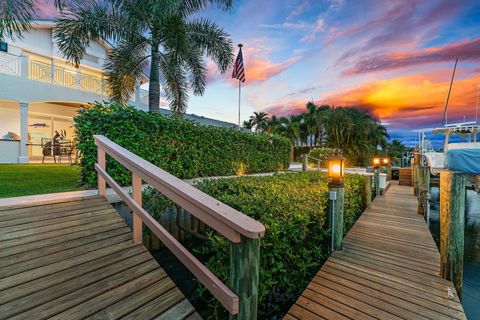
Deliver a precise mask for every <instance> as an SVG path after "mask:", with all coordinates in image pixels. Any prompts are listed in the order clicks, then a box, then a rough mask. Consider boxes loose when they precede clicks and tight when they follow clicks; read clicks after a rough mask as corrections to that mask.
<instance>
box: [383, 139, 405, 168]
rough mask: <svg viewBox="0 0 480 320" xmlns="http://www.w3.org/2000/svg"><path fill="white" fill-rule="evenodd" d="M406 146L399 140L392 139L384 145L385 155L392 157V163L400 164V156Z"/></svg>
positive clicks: (401, 156)
mask: <svg viewBox="0 0 480 320" xmlns="http://www.w3.org/2000/svg"><path fill="white" fill-rule="evenodd" d="M408 149H409V148H408V147H407V146H406V145H404V144H403V143H402V142H401V141H399V140H397V139H393V140H392V141H391V142H390V143H389V144H388V145H387V147H386V153H387V155H388V156H389V157H390V158H391V159H392V161H393V163H394V164H397V165H401V164H402V158H403V156H404V154H405V153H407V151H408Z"/></svg>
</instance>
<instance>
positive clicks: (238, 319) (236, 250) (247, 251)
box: [230, 236, 260, 320]
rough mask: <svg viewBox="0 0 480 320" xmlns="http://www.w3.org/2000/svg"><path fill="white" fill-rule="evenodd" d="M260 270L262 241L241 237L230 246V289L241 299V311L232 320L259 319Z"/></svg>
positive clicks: (231, 317) (232, 316) (231, 316)
mask: <svg viewBox="0 0 480 320" xmlns="http://www.w3.org/2000/svg"><path fill="white" fill-rule="evenodd" d="M259 270H260V239H249V238H246V237H244V236H242V237H241V242H240V243H231V245H230V289H232V290H233V292H235V293H236V294H237V296H238V298H239V301H240V305H239V311H238V314H236V315H231V314H230V319H235V320H254V319H257V304H258V273H259Z"/></svg>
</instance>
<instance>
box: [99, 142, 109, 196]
mask: <svg viewBox="0 0 480 320" xmlns="http://www.w3.org/2000/svg"><path fill="white" fill-rule="evenodd" d="M97 163H98V165H99V166H100V168H102V169H103V170H106V168H105V150H103V149H102V148H100V147H97ZM97 180H98V195H99V196H101V197H105V195H106V193H105V189H106V187H107V183H106V182H105V179H104V178H103V177H102V176H100V175H97Z"/></svg>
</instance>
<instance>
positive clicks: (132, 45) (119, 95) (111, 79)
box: [104, 37, 149, 104]
mask: <svg viewBox="0 0 480 320" xmlns="http://www.w3.org/2000/svg"><path fill="white" fill-rule="evenodd" d="M147 50H148V42H147V40H146V39H145V38H143V37H138V38H137V39H135V41H132V39H130V40H129V41H125V40H122V41H120V42H119V43H118V44H117V45H116V46H115V47H114V48H113V49H112V50H110V52H109V54H108V56H107V60H106V62H105V66H104V68H105V74H106V75H107V81H108V85H109V89H110V95H111V97H112V99H113V100H116V101H118V102H120V103H122V104H125V103H127V102H128V100H129V98H130V97H131V96H132V94H133V93H134V92H135V88H136V87H137V85H138V83H139V82H140V79H141V77H142V75H143V68H144V67H145V66H146V64H147V58H148V57H149V56H148V55H147Z"/></svg>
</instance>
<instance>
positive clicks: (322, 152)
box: [308, 147, 342, 168]
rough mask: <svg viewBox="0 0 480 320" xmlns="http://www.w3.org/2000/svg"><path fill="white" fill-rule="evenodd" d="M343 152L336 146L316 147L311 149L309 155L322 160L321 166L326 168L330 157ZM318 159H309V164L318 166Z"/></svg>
mask: <svg viewBox="0 0 480 320" xmlns="http://www.w3.org/2000/svg"><path fill="white" fill-rule="evenodd" d="M341 153H342V152H341V150H339V149H335V148H326V147H325V148H314V149H312V150H310V152H309V153H308V155H309V156H310V157H312V158H316V159H319V160H320V167H321V168H326V167H327V164H328V159H329V158H331V157H332V156H334V155H340V154H341ZM317 163H318V161H317V160H314V159H310V158H309V159H308V164H309V165H310V166H313V167H316V166H317Z"/></svg>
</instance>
